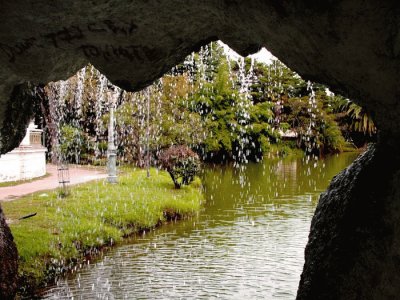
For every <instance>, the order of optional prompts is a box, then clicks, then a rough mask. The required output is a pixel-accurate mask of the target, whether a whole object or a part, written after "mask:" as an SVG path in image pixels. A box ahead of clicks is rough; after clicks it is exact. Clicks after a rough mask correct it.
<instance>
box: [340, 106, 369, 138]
mask: <svg viewBox="0 0 400 300" xmlns="http://www.w3.org/2000/svg"><path fill="white" fill-rule="evenodd" d="M345 110H346V114H347V115H348V116H349V117H350V118H351V120H352V123H351V125H350V129H352V130H354V131H356V132H362V133H364V134H368V135H369V136H372V135H373V134H375V133H376V127H375V124H374V122H373V121H372V118H371V115H370V114H369V113H368V112H366V111H365V109H364V108H362V107H361V106H359V105H357V104H355V103H354V102H351V101H349V102H348V103H347V105H346V106H345Z"/></svg>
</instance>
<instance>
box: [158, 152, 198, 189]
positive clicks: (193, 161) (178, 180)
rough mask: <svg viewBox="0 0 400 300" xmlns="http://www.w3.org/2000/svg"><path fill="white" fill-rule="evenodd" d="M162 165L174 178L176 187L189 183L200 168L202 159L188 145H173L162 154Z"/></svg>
mask: <svg viewBox="0 0 400 300" xmlns="http://www.w3.org/2000/svg"><path fill="white" fill-rule="evenodd" d="M159 159H160V163H161V167H162V168H163V169H165V170H166V171H167V172H168V173H169V175H170V176H171V178H172V181H173V182H174V185H175V188H176V189H179V188H180V187H181V186H182V185H183V184H185V185H188V184H190V183H191V182H192V181H193V180H194V177H195V176H196V174H197V172H198V171H199V170H200V160H199V157H198V155H197V154H196V153H194V152H193V151H192V150H191V149H190V148H189V147H188V146H185V145H180V146H171V147H170V148H168V149H167V150H165V151H164V152H163V153H162V154H161V155H160V158H159Z"/></svg>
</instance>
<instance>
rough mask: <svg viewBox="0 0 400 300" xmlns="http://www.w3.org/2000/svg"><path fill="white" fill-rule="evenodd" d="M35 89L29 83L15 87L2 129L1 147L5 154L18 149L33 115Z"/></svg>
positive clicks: (0, 130) (0, 132)
mask: <svg viewBox="0 0 400 300" xmlns="http://www.w3.org/2000/svg"><path fill="white" fill-rule="evenodd" d="M33 90H34V87H33V85H31V84H29V83H25V84H20V85H17V86H15V87H14V89H13V91H12V93H11V98H10V100H9V102H8V103H7V106H6V109H5V116H4V122H3V127H1V128H0V147H1V149H3V150H4V151H5V152H8V151H11V150H13V149H14V148H16V147H18V146H19V144H20V142H21V140H22V139H23V138H24V136H25V133H26V128H27V127H28V123H29V120H30V118H31V116H32V114H33V101H35V100H34V98H35V97H34V93H33Z"/></svg>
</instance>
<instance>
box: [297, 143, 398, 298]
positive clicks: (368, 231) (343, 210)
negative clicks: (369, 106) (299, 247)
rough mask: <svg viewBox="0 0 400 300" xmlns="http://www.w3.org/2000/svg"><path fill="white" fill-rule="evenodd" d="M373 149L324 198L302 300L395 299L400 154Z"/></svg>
mask: <svg viewBox="0 0 400 300" xmlns="http://www.w3.org/2000/svg"><path fill="white" fill-rule="evenodd" d="M392 150H393V149H390V148H389V147H387V146H386V145H383V146H382V145H380V144H378V145H376V146H371V147H370V148H369V149H368V151H367V152H366V153H364V154H363V155H362V156H361V157H359V158H358V159H357V160H356V161H355V162H354V163H353V164H352V165H351V166H350V167H349V168H348V169H346V170H344V171H343V172H341V173H340V174H339V175H337V176H336V177H335V178H334V180H333V181H332V182H331V184H330V186H329V188H328V191H327V192H325V193H323V194H322V195H321V198H320V201H319V203H318V207H317V209H316V213H315V215H314V217H313V220H312V224H311V232H310V237H309V242H308V245H307V247H306V251H305V258H306V261H305V265H304V270H303V274H302V276H301V282H300V287H299V291H298V296H297V299H299V300H302V299H324V300H329V299H332V300H333V299H348V300H351V299H366V300H368V299H396V298H397V297H398V293H399V287H400V273H399V272H398V270H399V268H400V203H399V199H400V155H399V154H398V153H396V152H395V151H392Z"/></svg>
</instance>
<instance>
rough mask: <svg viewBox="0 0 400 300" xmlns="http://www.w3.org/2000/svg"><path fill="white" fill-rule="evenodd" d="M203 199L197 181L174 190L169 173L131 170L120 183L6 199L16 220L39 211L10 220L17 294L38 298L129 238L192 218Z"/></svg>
mask: <svg viewBox="0 0 400 300" xmlns="http://www.w3.org/2000/svg"><path fill="white" fill-rule="evenodd" d="M43 195H47V196H46V197H44V196H43ZM203 200H204V198H203V194H202V185H201V181H200V180H199V179H196V181H195V182H194V183H192V184H191V185H190V186H185V187H183V188H181V189H180V190H176V189H174V188H173V184H172V182H171V180H170V178H169V175H168V174H167V173H166V172H164V171H157V170H155V169H153V170H151V177H150V179H149V178H146V171H145V170H133V171H132V170H130V171H127V172H126V174H125V175H123V176H121V177H120V181H119V183H118V184H117V185H113V186H109V185H107V184H106V183H105V182H103V181H96V182H90V183H86V184H82V185H79V186H76V187H71V193H70V195H69V196H67V197H66V198H63V199H60V198H58V197H57V192H56V191H47V192H43V191H42V192H39V193H35V194H32V195H30V196H25V197H22V198H20V199H17V200H14V201H11V202H7V203H3V204H2V206H3V209H4V211H5V214H6V216H7V218H9V219H12V220H17V219H18V216H20V215H25V214H28V212H31V211H33V210H34V211H36V212H37V216H34V217H32V218H29V219H26V220H20V221H16V222H13V223H11V224H10V227H11V231H12V233H13V235H14V238H15V242H16V244H17V247H18V251H19V256H20V259H19V284H18V286H19V295H20V296H21V297H36V298H37V297H40V295H41V294H42V293H43V291H44V289H46V288H47V287H48V286H49V285H51V283H52V282H55V281H56V280H57V278H59V277H64V276H66V275H68V274H71V273H74V272H75V271H76V269H77V268H79V267H80V266H82V265H83V264H88V263H90V262H91V261H96V260H97V259H99V258H101V256H102V254H103V253H105V252H107V251H108V250H110V249H111V248H112V247H114V246H116V245H120V244H123V243H124V241H125V240H128V238H130V237H132V236H135V235H140V234H143V232H147V231H149V230H153V229H155V228H157V227H160V226H162V225H163V224H166V223H168V222H171V221H177V220H181V219H187V218H189V217H191V216H193V215H194V214H196V213H197V212H198V211H199V210H200V209H201V207H202V203H203ZM32 236H34V237H35V238H32Z"/></svg>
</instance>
